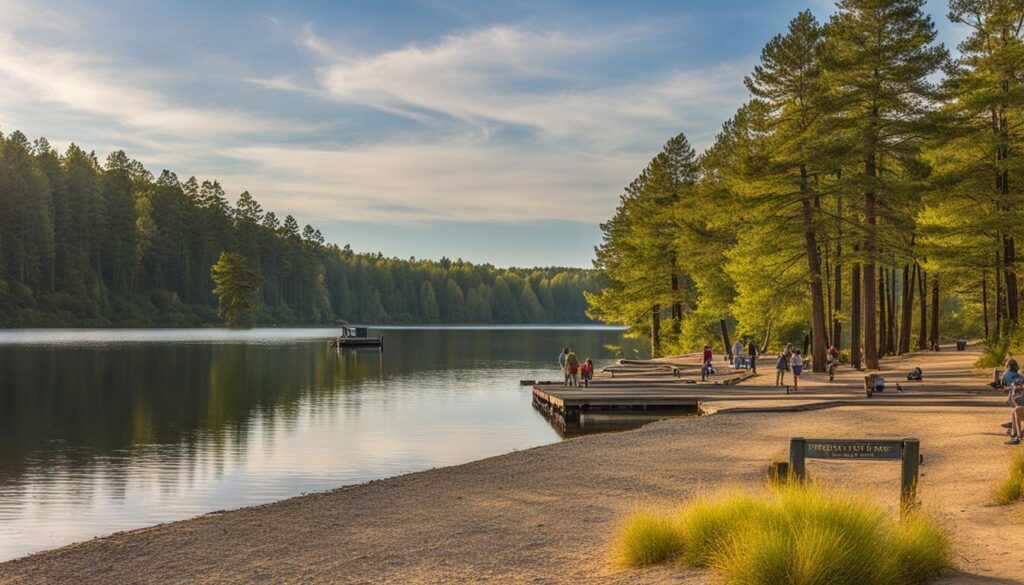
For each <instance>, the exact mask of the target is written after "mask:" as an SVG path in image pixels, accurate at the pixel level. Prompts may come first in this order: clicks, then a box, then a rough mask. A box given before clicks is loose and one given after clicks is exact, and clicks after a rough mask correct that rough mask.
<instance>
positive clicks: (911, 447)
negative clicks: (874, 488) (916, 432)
mask: <svg viewBox="0 0 1024 585" xmlns="http://www.w3.org/2000/svg"><path fill="white" fill-rule="evenodd" d="M901 464H902V468H903V469H902V472H901V474H900V510H901V511H902V512H907V511H909V510H912V509H914V508H915V507H917V478H918V473H919V467H920V464H921V441H919V440H918V439H904V440H903V461H902V462H901Z"/></svg>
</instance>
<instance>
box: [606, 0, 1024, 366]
mask: <svg viewBox="0 0 1024 585" xmlns="http://www.w3.org/2000/svg"><path fill="white" fill-rule="evenodd" d="M923 5H924V2H923V0H840V1H839V2H838V3H837V5H836V6H837V11H836V12H835V13H834V14H832V15H831V17H830V18H829V19H828V21H827V22H824V23H822V22H819V21H818V20H817V19H816V18H815V17H814V16H813V15H812V14H811V13H810V12H801V13H800V14H798V15H797V16H796V17H795V18H794V19H793V20H792V21H791V23H790V25H789V28H788V30H787V31H785V32H784V33H782V34H779V35H778V36H776V37H775V38H773V39H771V41H770V42H769V43H768V44H767V45H766V46H765V47H764V50H763V52H762V53H761V59H760V62H759V63H758V64H757V66H756V67H755V68H754V70H753V71H752V72H751V73H750V74H749V75H748V76H747V77H746V78H745V79H744V83H745V85H746V87H747V89H748V90H749V94H750V100H749V101H748V102H747V103H746V104H744V105H743V106H742V107H740V108H739V109H738V111H737V112H736V113H735V115H734V116H733V117H732V118H731V119H730V120H728V121H727V122H725V124H724V125H723V127H722V131H721V133H720V134H719V135H718V137H717V139H716V140H715V142H714V144H712V145H711V146H710V147H709V148H708V149H707V150H705V151H704V152H703V153H701V154H700V155H698V153H696V152H695V151H694V149H693V148H692V147H691V146H690V145H689V143H688V141H687V140H686V138H685V136H683V135H679V136H676V137H674V138H672V139H671V140H669V141H668V143H667V144H666V145H665V148H664V150H663V151H662V152H660V153H659V154H658V155H657V156H655V157H654V159H653V160H651V162H650V164H649V165H648V166H647V167H646V168H645V169H643V172H642V173H641V174H640V175H639V176H638V177H637V178H636V180H635V181H633V182H632V183H631V184H630V185H629V186H628V188H627V189H626V191H625V193H624V194H623V195H622V197H621V201H620V205H619V207H618V209H617V211H616V213H615V216H614V217H613V218H611V219H610V220H609V221H608V222H606V223H605V224H603V225H602V229H603V233H604V239H603V242H602V245H601V246H600V248H599V250H598V254H597V259H596V261H595V265H596V267H597V268H598V269H599V270H600V273H601V278H602V281H603V282H602V284H603V290H602V291H601V292H599V293H588V296H589V298H590V302H591V308H590V312H591V314H592V315H593V316H594V317H596V318H599V319H602V320H604V321H607V322H613V323H628V324H629V325H631V326H632V328H633V331H634V333H636V334H642V335H646V336H649V337H650V339H651V344H652V349H653V350H654V352H655V353H656V354H664V353H671V352H677V351H682V350H693V349H696V348H698V347H699V346H700V345H702V344H704V343H707V342H713V341H714V342H716V346H718V347H721V345H720V343H718V342H717V340H718V339H721V328H722V323H721V320H724V322H725V326H726V328H727V329H728V331H730V332H731V334H732V335H734V336H739V337H745V338H751V339H754V340H756V341H757V342H759V343H761V344H762V345H763V346H764V347H765V348H766V349H771V348H776V347H779V346H780V345H782V344H784V343H786V342H793V343H794V344H796V345H797V346H798V347H799V345H800V344H801V343H803V342H804V340H805V339H807V340H808V344H809V345H810V346H811V347H810V349H812V350H813V355H814V368H815V370H818V371H821V369H823V367H824V357H825V349H826V347H827V346H828V344H830V343H834V344H835V345H836V346H837V347H839V348H841V350H842V351H843V352H844V353H845V354H847V355H848V356H849V359H850V361H851V362H852V363H853V364H854V365H857V366H864V367H867V368H876V367H878V359H879V356H882V355H887V354H899V353H905V352H908V351H910V350H912V349H918V348H922V349H924V348H931V347H933V346H934V345H935V344H936V343H939V342H942V341H948V340H950V339H951V338H956V337H960V336H964V337H988V338H990V339H991V340H993V341H995V340H1001V341H1002V342H1003V345H1004V346H1005V344H1006V343H1010V342H1011V341H1012V342H1013V343H1014V344H1015V345H1022V344H1021V341H1020V340H1019V339H1018V337H1019V335H1018V334H1017V333H1016V331H1017V326H1018V323H1019V320H1020V314H1019V306H1020V295H1021V291H1020V287H1019V285H1018V274H1019V271H1018V268H1019V267H1020V263H1019V260H1018V259H1017V252H1016V240H1017V239H1018V237H1021V236H1022V228H1024V132H1022V122H1024V4H1022V3H1020V2H1016V1H1006V0H951V1H950V3H949V9H950V10H949V16H948V18H949V19H950V20H951V21H952V22H954V23H956V24H958V25H960V26H961V27H962V28H963V29H964V30H966V31H967V32H968V34H967V37H966V39H965V40H964V41H963V42H962V43H961V44H960V45H959V47H957V51H955V52H954V53H953V54H952V55H951V54H950V52H949V51H948V50H947V49H946V48H945V47H943V46H942V45H940V44H937V43H936V41H935V39H936V32H935V24H934V22H933V21H932V20H931V19H930V18H929V17H927V16H926V15H925V14H924V13H923V12H922V7H923ZM993 345H999V344H993Z"/></svg>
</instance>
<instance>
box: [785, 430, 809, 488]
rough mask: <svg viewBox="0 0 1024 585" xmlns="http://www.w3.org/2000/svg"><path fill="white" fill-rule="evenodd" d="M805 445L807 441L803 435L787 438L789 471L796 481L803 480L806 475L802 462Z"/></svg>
mask: <svg viewBox="0 0 1024 585" xmlns="http://www.w3.org/2000/svg"><path fill="white" fill-rule="evenodd" d="M806 446H807V441H806V440H805V439H804V438H803V437H793V438H791V439H790V440H789V472H790V473H792V474H793V477H795V478H796V479H797V480H798V481H803V480H804V479H805V477H806V476H807V468H806V466H805V462H804V454H805V449H806Z"/></svg>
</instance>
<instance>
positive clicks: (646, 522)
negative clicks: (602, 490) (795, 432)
mask: <svg viewBox="0 0 1024 585" xmlns="http://www.w3.org/2000/svg"><path fill="white" fill-rule="evenodd" d="M617 550H618V555H619V557H620V558H621V559H622V561H623V562H625V563H626V564H627V565H632V566H639V565H649V564H653V563H659V562H665V561H670V560H674V561H676V562H679V563H681V564H683V565H685V566H690V567H707V568H710V569H711V570H712V571H713V572H714V573H716V574H717V575H718V576H719V577H720V578H721V580H722V581H723V582H724V583H726V584H728V585H769V584H775V583H787V584H793V585H815V584H822V583H828V584H830V585H859V584H862V583H877V584H879V585H911V584H916V583H921V582H924V581H926V580H928V579H930V578H932V577H934V576H936V575H938V574H939V573H941V572H942V571H944V570H946V569H948V568H950V567H951V566H952V552H951V547H950V543H949V540H948V538H947V537H946V535H945V534H944V532H943V531H942V529H941V528H940V527H939V525H938V524H937V523H936V522H934V521H933V520H932V519H930V518H928V517H927V516H925V515H922V514H921V513H911V514H908V515H906V516H905V517H904V518H903V519H899V518H898V517H896V516H894V515H893V514H892V513H890V512H888V511H887V510H886V509H885V508H883V507H881V506H879V505H877V504H875V503H873V502H872V501H870V500H869V499H867V498H865V497H859V496H853V495H850V494H847V493H844V492H838V491H828V490H825V489H823V488H820V487H815V486H809V485H801V484H797V483H784V484H780V485H776V486H770V487H768V488H766V489H764V490H763V491H762V492H746V491H735V490H734V491H727V492H722V493H720V494H718V495H715V496H710V497H704V498H700V499H697V500H695V501H694V502H692V503H690V504H689V505H687V506H685V507H684V508H682V509H680V510H679V511H677V512H676V513H674V514H667V515H661V516H659V515H657V514H654V513H652V512H650V511H645V512H642V513H639V514H637V515H634V516H633V517H632V518H630V519H629V521H627V522H626V524H625V526H624V529H623V532H622V533H621V534H620V538H619V540H618V541H617Z"/></svg>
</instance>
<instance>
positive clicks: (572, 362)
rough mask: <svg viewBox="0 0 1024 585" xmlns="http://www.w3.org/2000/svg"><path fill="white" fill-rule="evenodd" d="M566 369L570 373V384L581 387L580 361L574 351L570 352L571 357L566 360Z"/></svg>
mask: <svg viewBox="0 0 1024 585" xmlns="http://www.w3.org/2000/svg"><path fill="white" fill-rule="evenodd" d="M565 370H566V371H567V372H568V373H569V385H570V386H576V387H579V385H580V380H579V372H580V361H579V359H577V358H576V354H575V353H574V352H571V351H570V352H569V357H567V358H566V360H565Z"/></svg>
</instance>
